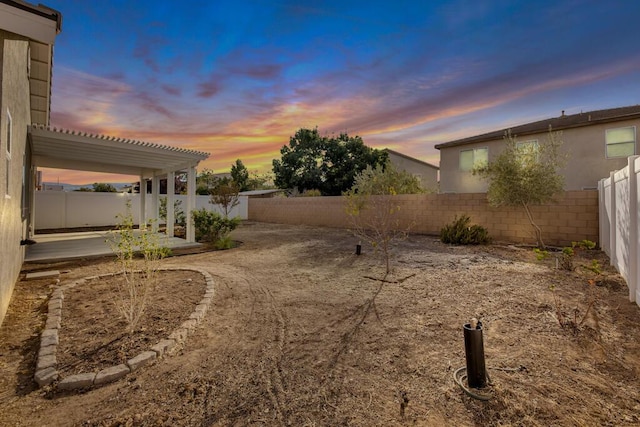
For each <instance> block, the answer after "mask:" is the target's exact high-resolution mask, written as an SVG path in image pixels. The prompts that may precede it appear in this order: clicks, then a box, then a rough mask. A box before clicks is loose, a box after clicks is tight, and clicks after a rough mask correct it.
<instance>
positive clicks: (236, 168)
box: [231, 159, 251, 191]
mask: <svg viewBox="0 0 640 427" xmlns="http://www.w3.org/2000/svg"><path fill="white" fill-rule="evenodd" d="M231 179H233V181H234V182H235V183H236V185H237V186H238V189H239V190H240V191H248V190H250V189H251V188H250V187H249V170H248V169H247V167H246V166H245V165H244V164H243V163H242V160H240V159H237V160H236V162H235V164H233V165H231Z"/></svg>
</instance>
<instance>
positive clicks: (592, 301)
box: [549, 280, 599, 333]
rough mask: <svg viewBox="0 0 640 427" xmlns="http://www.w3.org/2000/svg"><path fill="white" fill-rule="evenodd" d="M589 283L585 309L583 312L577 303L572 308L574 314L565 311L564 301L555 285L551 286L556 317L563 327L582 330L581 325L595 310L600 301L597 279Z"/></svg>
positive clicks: (574, 331)
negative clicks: (596, 284)
mask: <svg viewBox="0 0 640 427" xmlns="http://www.w3.org/2000/svg"><path fill="white" fill-rule="evenodd" d="M588 284H589V289H588V292H587V295H586V301H585V302H584V304H583V306H584V307H583V310H584V311H583V312H581V310H580V306H579V305H576V307H575V308H574V309H573V310H572V314H573V316H572V315H571V314H570V313H567V312H566V311H565V307H564V304H563V303H562V300H561V298H560V296H559V295H558V293H557V292H556V287H555V285H551V286H549V290H550V291H551V293H552V295H553V302H554V305H555V311H556V319H557V320H558V324H559V325H560V327H561V328H565V329H569V330H571V331H573V333H578V332H579V331H580V327H581V326H582V325H583V324H584V322H585V321H586V320H587V318H588V316H589V314H590V313H591V311H592V310H595V307H596V305H597V304H598V301H599V297H598V293H597V291H596V289H595V280H589V281H588Z"/></svg>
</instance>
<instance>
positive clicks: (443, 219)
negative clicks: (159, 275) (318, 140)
mask: <svg viewBox="0 0 640 427" xmlns="http://www.w3.org/2000/svg"><path fill="white" fill-rule="evenodd" d="M396 197H397V199H398V202H399V205H400V211H399V213H398V216H399V219H400V224H401V227H403V228H409V229H410V232H412V233H419V234H432V235H437V234H439V233H440V229H441V228H442V227H443V226H444V225H445V224H447V223H450V222H451V221H453V219H454V218H455V216H457V215H458V216H459V215H462V214H467V215H469V216H470V217H471V221H472V223H474V224H480V225H482V226H484V227H486V228H487V229H488V230H489V234H490V236H491V237H492V238H493V239H494V240H495V241H504V242H514V243H530V244H534V243H535V238H534V235H533V232H532V230H531V226H530V224H529V220H528V219H527V215H526V214H525V212H524V209H523V208H521V207H501V208H492V207H490V206H489V205H488V203H487V200H486V194H484V193H470V194H412V195H400V196H396ZM556 202H557V203H552V204H548V205H542V206H532V207H531V211H532V214H533V217H534V220H535V221H536V223H537V224H538V225H539V226H540V228H541V229H542V237H543V239H544V241H545V243H547V244H550V245H557V246H563V245H568V244H570V243H571V242H572V241H579V240H583V239H589V240H592V241H594V242H597V240H598V192H597V191H567V192H565V193H564V194H563V195H561V196H559V197H557V198H556ZM248 217H249V220H251V221H260V222H273V223H280V224H294V225H312V226H319V227H333V228H349V227H350V220H349V217H348V216H347V214H346V213H345V203H344V198H342V197H292V198H272V199H250V200H249V214H248Z"/></svg>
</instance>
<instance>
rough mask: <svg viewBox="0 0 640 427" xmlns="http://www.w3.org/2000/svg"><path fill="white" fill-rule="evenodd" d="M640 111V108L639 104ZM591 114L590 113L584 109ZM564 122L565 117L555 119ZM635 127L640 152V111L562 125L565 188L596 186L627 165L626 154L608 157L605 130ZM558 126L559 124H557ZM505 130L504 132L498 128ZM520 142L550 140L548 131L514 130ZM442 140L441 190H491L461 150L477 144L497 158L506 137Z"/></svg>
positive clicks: (591, 187)
mask: <svg viewBox="0 0 640 427" xmlns="http://www.w3.org/2000/svg"><path fill="white" fill-rule="evenodd" d="M638 110H639V111H640V108H638ZM584 117H588V113H584ZM554 121H555V123H561V122H562V118H561V117H560V118H557V119H554ZM629 126H632V127H635V130H636V151H635V152H636V153H638V152H639V147H638V142H637V139H638V135H637V131H638V129H639V128H640V114H635V117H632V118H629V119H616V120H612V121H606V122H594V123H586V124H582V125H580V126H575V127H569V128H565V129H561V128H560V130H561V131H562V141H563V144H562V150H561V151H562V153H563V154H565V155H566V163H565V166H564V167H563V168H562V169H561V170H560V173H561V174H562V175H563V176H564V177H565V190H568V191H573V190H585V189H595V188H597V186H598V181H600V180H601V179H603V178H607V177H608V176H609V173H610V172H611V171H615V170H618V169H621V168H623V167H625V166H626V165H627V158H626V157H617V158H607V156H606V144H605V134H606V130H607V129H613V128H622V127H629ZM554 129H558V127H556V128H554ZM497 133H502V134H503V132H497ZM513 135H514V136H516V137H517V140H518V141H520V142H524V141H529V140H537V141H538V142H539V143H542V142H543V141H546V140H547V138H548V131H541V132H536V133H526V132H525V133H523V134H518V132H513ZM447 145H448V144H442V145H440V146H437V147H436V148H439V149H440V191H441V192H443V193H482V192H486V191H487V187H488V183H487V182H486V181H484V180H481V179H480V178H479V177H477V176H473V174H472V173H471V172H467V171H461V170H460V152H461V151H463V150H471V149H477V148H484V147H486V148H488V156H489V161H491V160H492V159H495V158H496V157H497V156H498V155H499V153H500V152H501V151H502V150H503V149H504V139H503V137H502V136H497V135H496V137H495V138H493V139H490V140H485V141H478V142H470V143H463V144H455V143H453V145H450V146H447Z"/></svg>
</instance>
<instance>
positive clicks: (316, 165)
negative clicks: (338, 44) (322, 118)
mask: <svg viewBox="0 0 640 427" xmlns="http://www.w3.org/2000/svg"><path fill="white" fill-rule="evenodd" d="M280 154H281V158H280V160H277V159H275V160H273V173H274V175H275V185H276V186H277V187H278V188H283V189H288V188H296V189H297V190H298V192H300V193H303V192H304V191H305V190H320V192H321V193H322V195H324V196H337V195H340V194H342V192H344V191H346V190H348V189H349V188H351V186H352V185H353V182H354V179H355V176H356V174H357V173H358V172H360V171H362V170H364V169H365V168H366V167H367V166H372V167H373V166H375V165H376V164H382V163H384V162H385V161H386V160H387V156H388V155H387V153H386V152H384V151H381V150H376V149H372V148H370V147H367V146H366V145H364V142H363V141H362V138H360V137H359V136H356V137H350V136H349V135H348V134H346V133H343V134H340V135H339V136H338V137H337V138H335V137H332V138H328V137H324V136H321V135H320V134H319V132H318V128H315V129H304V128H302V129H299V130H298V131H297V132H296V133H295V135H294V136H292V137H291V138H290V139H289V145H288V146H286V145H285V146H283V147H282V149H281V150H280Z"/></svg>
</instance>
